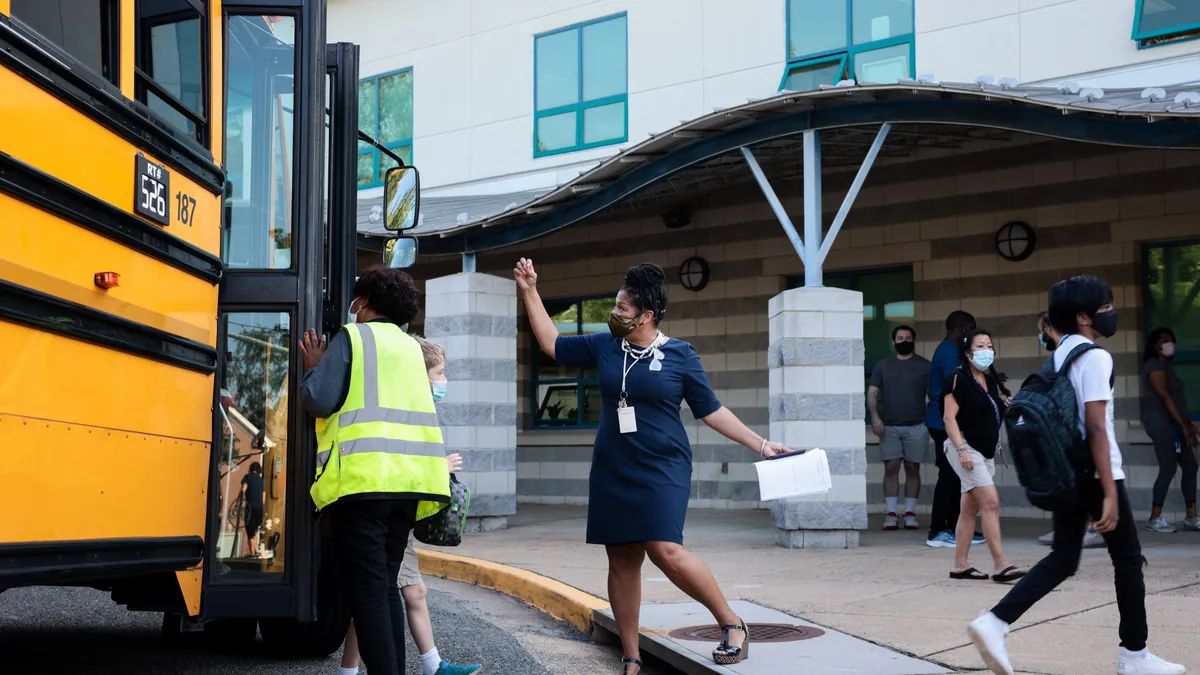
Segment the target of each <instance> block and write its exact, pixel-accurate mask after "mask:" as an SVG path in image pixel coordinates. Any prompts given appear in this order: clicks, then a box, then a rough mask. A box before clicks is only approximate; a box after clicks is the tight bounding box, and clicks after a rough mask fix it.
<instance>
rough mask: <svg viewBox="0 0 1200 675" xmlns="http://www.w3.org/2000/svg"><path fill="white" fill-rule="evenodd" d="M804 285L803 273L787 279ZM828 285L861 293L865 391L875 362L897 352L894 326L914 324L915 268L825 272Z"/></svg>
mask: <svg viewBox="0 0 1200 675" xmlns="http://www.w3.org/2000/svg"><path fill="white" fill-rule="evenodd" d="M803 285H804V277H792V278H789V279H788V288H797V287H799V286H803ZM825 285H826V286H827V287H829V288H844V289H846V290H851V291H858V292H859V293H862V296H863V348H864V351H865V358H864V363H863V373H864V375H865V376H866V379H865V380H864V381H863V391H866V386H867V385H868V384H869V383H870V382H871V372H872V371H874V370H875V364H876V363H879V361H880V359H883V358H885V357H887V356H890V355H892V354H894V353H895V349H894V348H893V347H892V329H894V328H895V327H896V326H901V325H905V326H912V327H915V321H916V306H915V303H914V302H913V273H912V268H911V267H903V268H890V269H882V270H878V269H876V270H862V271H855V272H832V273H828V274H826V275H825ZM918 337H920V336H918ZM869 414H870V413H868V415H869ZM867 421H868V422H869V421H870V419H869V418H868V420H867Z"/></svg>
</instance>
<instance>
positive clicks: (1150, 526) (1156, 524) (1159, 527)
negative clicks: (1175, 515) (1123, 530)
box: [1146, 516, 1175, 534]
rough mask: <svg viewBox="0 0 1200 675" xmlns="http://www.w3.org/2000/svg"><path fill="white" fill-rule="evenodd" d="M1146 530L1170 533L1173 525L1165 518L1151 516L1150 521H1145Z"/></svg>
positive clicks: (1173, 528) (1173, 527)
mask: <svg viewBox="0 0 1200 675" xmlns="http://www.w3.org/2000/svg"><path fill="white" fill-rule="evenodd" d="M1146 531H1147V532H1161V533H1163V534H1170V533H1172V532H1174V531H1175V526H1174V525H1172V524H1170V523H1168V522H1167V519H1166V518H1163V517H1162V516H1159V517H1157V518H1151V519H1150V521H1149V522H1147V523H1146Z"/></svg>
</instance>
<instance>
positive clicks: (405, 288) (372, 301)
mask: <svg viewBox="0 0 1200 675" xmlns="http://www.w3.org/2000/svg"><path fill="white" fill-rule="evenodd" d="M354 295H355V296H356V297H360V298H363V299H364V300H366V301H367V305H369V306H370V307H371V309H373V310H375V311H376V312H379V313H380V314H382V315H383V316H384V318H386V319H387V320H388V321H391V322H393V323H395V324H396V325H399V326H403V325H404V324H406V323H409V322H410V321H412V320H413V318H414V317H416V316H417V314H418V313H419V312H420V311H421V302H420V299H419V298H418V296H417V285H416V284H415V283H413V280H412V277H410V276H408V273H407V272H405V271H404V270H401V269H394V268H391V267H384V266H383V265H378V266H376V267H372V268H371V269H369V270H367V271H366V272H365V273H364V274H363V275H362V276H361V277H359V278H358V280H357V281H355V282H354Z"/></svg>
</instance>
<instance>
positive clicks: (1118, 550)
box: [992, 477, 1148, 651]
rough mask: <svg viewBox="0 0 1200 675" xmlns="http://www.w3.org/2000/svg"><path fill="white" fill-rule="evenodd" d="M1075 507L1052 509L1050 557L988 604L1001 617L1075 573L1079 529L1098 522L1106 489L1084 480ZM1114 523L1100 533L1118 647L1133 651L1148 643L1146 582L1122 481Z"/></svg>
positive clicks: (1016, 613) (1009, 618) (1015, 615)
mask: <svg viewBox="0 0 1200 675" xmlns="http://www.w3.org/2000/svg"><path fill="white" fill-rule="evenodd" d="M1080 493H1081V494H1080V497H1081V498H1080V504H1079V506H1078V507H1076V508H1073V509H1069V510H1064V511H1056V512H1055V513H1054V545H1053V548H1052V549H1051V550H1050V555H1048V556H1046V557H1045V558H1043V559H1042V561H1041V562H1039V563H1038V564H1036V565H1034V566H1033V569H1031V570H1029V574H1027V575H1025V577H1024V578H1022V579H1021V580H1020V581H1019V582H1017V585H1016V586H1015V587H1013V589H1012V590H1011V591H1009V592H1008V595H1006V596H1004V599H1003V600H1001V601H1000V603H999V604H998V605H996V606H995V607H993V608H992V612H993V613H994V614H995V615H996V616H997V617H999V618H1000V620H1001V621H1005V622H1007V623H1010V624H1011V623H1013V622H1014V621H1016V620H1017V619H1019V618H1021V615H1022V614H1024V613H1025V612H1026V611H1028V610H1029V608H1030V607H1032V606H1033V605H1034V603H1036V602H1037V601H1038V600H1041V599H1042V598H1043V597H1045V596H1046V594H1047V593H1049V592H1050V591H1052V590H1054V589H1055V588H1056V587H1058V585H1059V584H1061V583H1062V582H1063V581H1065V580H1066V579H1067V577H1069V576H1071V575H1072V574H1075V570H1076V569H1078V568H1079V556H1080V553H1081V551H1082V549H1083V530H1084V528H1085V527H1086V526H1087V521H1088V517H1089V516H1091V517H1092V518H1093V519H1095V520H1100V515H1101V512H1102V510H1103V505H1104V493H1103V490H1102V489H1101V487H1100V481H1098V480H1096V479H1095V478H1091V477H1088V479H1087V480H1086V481H1085V482H1084V483H1083V485H1081V486H1080ZM1117 512H1118V518H1119V520H1118V521H1117V527H1116V529H1115V530H1113V531H1112V532H1108V533H1106V534H1105V535H1104V543H1105V544H1107V545H1108V556H1109V557H1110V558H1112V564H1113V572H1114V575H1113V576H1114V580H1115V582H1116V587H1117V609H1118V610H1119V611H1120V613H1121V625H1120V628H1119V629H1118V633H1119V635H1120V636H1121V646H1122V647H1124V648H1126V649H1129V650H1131V651H1139V650H1141V649H1144V648H1145V647H1146V636H1147V632H1148V629H1147V627H1146V583H1145V581H1144V580H1143V578H1142V564H1143V562H1144V561H1143V558H1142V545H1141V543H1140V542H1138V536H1137V523H1135V522H1134V520H1133V509H1132V508H1130V506H1129V495H1128V494H1126V492H1125V481H1120V480H1119V481H1117Z"/></svg>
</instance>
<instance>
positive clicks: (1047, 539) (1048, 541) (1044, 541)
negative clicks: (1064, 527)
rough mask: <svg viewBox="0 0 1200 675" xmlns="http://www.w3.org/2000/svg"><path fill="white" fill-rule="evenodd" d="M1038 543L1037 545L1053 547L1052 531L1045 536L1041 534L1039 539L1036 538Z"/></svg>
mask: <svg viewBox="0 0 1200 675" xmlns="http://www.w3.org/2000/svg"><path fill="white" fill-rule="evenodd" d="M1038 543H1039V544H1041V545H1042V546H1053V545H1054V532H1053V530H1052V531H1050V532H1047V533H1046V534H1043V535H1042V536H1040V537H1038Z"/></svg>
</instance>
